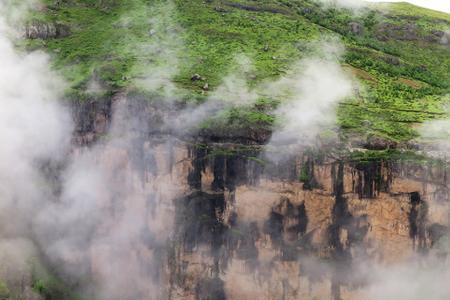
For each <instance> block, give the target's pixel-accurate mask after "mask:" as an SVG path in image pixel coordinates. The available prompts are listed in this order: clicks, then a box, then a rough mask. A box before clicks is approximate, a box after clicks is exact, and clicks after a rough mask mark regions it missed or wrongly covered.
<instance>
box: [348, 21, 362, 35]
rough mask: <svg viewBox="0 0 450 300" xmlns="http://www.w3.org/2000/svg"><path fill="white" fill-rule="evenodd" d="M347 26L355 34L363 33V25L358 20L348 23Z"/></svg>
mask: <svg viewBox="0 0 450 300" xmlns="http://www.w3.org/2000/svg"><path fill="white" fill-rule="evenodd" d="M348 27H349V30H350V32H351V33H353V34H355V35H362V34H363V33H364V26H363V25H362V24H360V23H358V22H350V23H348Z"/></svg>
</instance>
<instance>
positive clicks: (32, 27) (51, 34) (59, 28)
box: [24, 21, 70, 40]
mask: <svg viewBox="0 0 450 300" xmlns="http://www.w3.org/2000/svg"><path fill="white" fill-rule="evenodd" d="M24 35H25V37H26V38H27V39H42V40H47V39H53V38H63V37H66V36H68V35H70V28H69V27H68V26H66V25H63V24H58V23H47V22H38V21H35V22H33V23H31V24H28V25H27V26H26V27H25V34H24Z"/></svg>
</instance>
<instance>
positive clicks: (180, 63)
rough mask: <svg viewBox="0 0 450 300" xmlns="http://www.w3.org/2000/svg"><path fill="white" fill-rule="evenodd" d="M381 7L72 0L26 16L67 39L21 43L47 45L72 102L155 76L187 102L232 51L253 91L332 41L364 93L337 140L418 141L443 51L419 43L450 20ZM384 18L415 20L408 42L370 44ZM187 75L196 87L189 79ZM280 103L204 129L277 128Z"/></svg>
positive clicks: (447, 79)
mask: <svg viewBox="0 0 450 300" xmlns="http://www.w3.org/2000/svg"><path fill="white" fill-rule="evenodd" d="M52 2H53V1H49V3H52ZM382 6H385V5H374V6H373V9H374V10H367V11H363V12H362V13H359V14H356V15H355V14H352V13H351V12H349V11H347V10H345V9H342V10H338V9H327V8H323V7H320V6H319V5H318V4H317V3H316V2H314V1H312V0H289V1H288V0H264V1H257V2H255V1H244V0H229V1H219V0H208V1H202V0H192V1H182V0H175V1H173V3H172V4H168V2H167V1H162V0H160V1H152V2H149V1H144V0H130V1H126V3H125V2H124V1H116V0H109V1H88V0H77V1H75V0H72V1H65V2H64V3H63V4H61V6H60V7H52V6H49V9H48V10H46V11H44V12H40V13H36V14H35V15H34V16H33V18H36V19H39V20H51V21H56V22H60V23H64V24H67V25H70V26H71V28H72V34H71V35H70V36H69V37H66V38H62V39H54V40H48V41H44V42H42V41H31V42H30V43H29V45H28V46H29V47H45V48H46V49H48V50H49V51H50V52H51V53H52V54H53V57H54V60H53V61H54V64H55V67H56V68H58V69H60V70H61V71H62V73H63V74H64V75H65V76H66V78H67V79H68V81H69V83H70V86H71V88H70V92H71V93H73V94H75V95H77V96H79V98H83V97H82V95H83V93H84V91H85V89H86V86H87V84H88V83H89V81H90V80H91V79H92V78H97V79H98V80H99V81H101V82H102V84H103V85H104V87H105V89H107V90H108V91H109V92H110V93H113V92H115V91H118V90H123V89H134V90H137V91H139V90H145V86H142V85H140V79H142V78H146V77H148V76H152V74H153V75H154V76H156V77H162V78H165V79H167V81H163V82H162V83H156V84H157V86H158V89H161V90H164V89H165V88H167V86H168V85H169V84H168V82H174V84H175V88H176V89H177V94H178V95H180V97H182V98H183V99H188V101H189V99H194V101H197V100H198V99H200V98H203V99H206V98H207V96H208V93H210V92H205V91H203V89H202V87H203V86H204V85H205V83H208V85H209V90H210V91H214V89H215V88H217V87H218V86H219V85H220V84H221V82H222V80H223V78H224V77H225V76H226V75H227V74H230V73H231V72H233V70H234V69H235V68H234V67H235V66H234V58H235V57H236V56H238V55H245V56H246V57H248V58H249V59H250V60H251V61H252V62H253V66H254V68H253V70H252V71H251V74H247V75H249V76H247V77H246V79H247V80H248V85H249V86H250V87H254V86H257V85H258V84H259V83H261V82H263V81H264V80H270V79H276V78H278V77H279V76H282V75H284V74H285V73H286V72H287V70H289V67H290V66H291V65H292V64H293V63H294V62H295V61H297V60H299V59H301V58H302V57H306V56H308V55H309V51H310V48H309V46H308V45H309V44H310V42H311V41H314V40H316V39H317V38H320V37H324V36H331V35H333V36H338V37H340V39H341V40H342V41H343V43H344V45H345V46H346V53H345V55H344V57H343V58H342V64H343V65H347V66H351V67H352V71H353V72H354V74H355V75H356V76H357V77H358V76H359V78H360V81H361V84H362V86H363V87H364V89H363V91H362V92H361V95H359V96H357V97H355V98H354V99H350V100H349V101H347V102H346V103H342V105H340V106H339V109H338V125H339V126H340V127H341V129H342V132H343V134H342V136H343V137H344V138H345V137H346V136H355V135H359V136H360V137H361V138H362V139H364V138H365V137H367V136H369V135H370V136H373V135H375V136H378V137H381V138H384V139H388V140H392V141H395V142H400V143H403V142H407V141H410V140H412V139H414V138H415V137H417V132H416V131H415V127H416V126H417V124H420V123H422V122H424V121H427V120H430V119H434V118H440V117H443V115H444V113H445V112H444V110H443V104H445V103H446V101H445V100H444V99H445V97H444V95H446V94H448V93H450V72H448V70H449V69H450V55H449V54H450V50H449V48H448V47H446V46H443V45H440V44H438V43H433V42H429V41H428V40H427V39H426V37H427V36H429V35H430V34H432V32H433V31H434V30H446V29H447V28H450V16H449V15H448V14H445V13H440V12H435V11H431V10H426V9H422V8H418V7H415V6H412V5H409V4H405V3H398V4H393V5H390V6H389V7H390V9H389V10H388V11H387V13H380V11H379V10H380V7H382ZM155 20H157V22H155ZM349 22H358V23H360V24H362V25H363V26H364V33H363V34H362V35H360V36H357V35H354V34H352V33H350V32H349V29H348V23H349ZM385 23H386V24H394V25H395V26H402V25H404V24H407V23H414V24H416V25H417V36H418V39H417V40H412V41H404V40H394V39H388V40H380V39H378V38H377V34H378V33H377V26H379V25H380V24H385ZM233 68H234V69H233ZM155 74H156V75H155ZM193 74H200V75H201V76H202V77H203V80H201V81H191V76H192V75H193ZM153 92H155V91H152V93H153ZM156 92H157V91H156ZM163 92H164V91H161V93H163ZM202 101H203V100H202ZM261 101H262V102H264V101H266V100H264V99H262V100H260V102H261ZM280 101H283V99H271V100H270V99H269V102H272V104H271V105H260V102H259V103H257V104H256V105H252V106H250V107H247V106H245V107H242V108H231V109H229V108H228V109H227V110H226V111H224V112H222V113H220V114H218V115H217V116H215V117H214V118H212V119H211V120H208V121H206V122H205V123H204V124H203V127H209V128H211V129H214V128H216V129H217V130H224V131H226V130H242V129H251V130H258V129H262V130H270V128H271V126H273V124H275V123H276V122H282V121H283V120H275V119H274V117H273V114H272V110H273V108H275V107H276V105H277V103H279V102H280Z"/></svg>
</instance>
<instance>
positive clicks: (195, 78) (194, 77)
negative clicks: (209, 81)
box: [191, 74, 203, 81]
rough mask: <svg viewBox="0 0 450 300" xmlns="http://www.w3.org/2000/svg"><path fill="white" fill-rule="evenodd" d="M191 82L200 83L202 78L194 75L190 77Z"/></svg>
mask: <svg viewBox="0 0 450 300" xmlns="http://www.w3.org/2000/svg"><path fill="white" fill-rule="evenodd" d="M191 80H192V81H200V80H203V78H202V76H200V75H199V74H194V75H192V77H191Z"/></svg>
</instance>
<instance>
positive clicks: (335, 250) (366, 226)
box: [74, 99, 450, 300]
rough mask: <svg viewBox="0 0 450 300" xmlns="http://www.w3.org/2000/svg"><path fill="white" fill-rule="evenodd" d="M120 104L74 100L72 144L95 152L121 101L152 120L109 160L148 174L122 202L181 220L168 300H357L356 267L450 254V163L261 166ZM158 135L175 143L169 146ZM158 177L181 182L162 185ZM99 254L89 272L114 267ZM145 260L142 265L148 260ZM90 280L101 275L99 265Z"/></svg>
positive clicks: (236, 149) (141, 108)
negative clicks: (446, 246)
mask: <svg viewBox="0 0 450 300" xmlns="http://www.w3.org/2000/svg"><path fill="white" fill-rule="evenodd" d="M124 101H125V100H121V99H116V100H113V101H112V103H111V102H105V103H97V102H95V101H94V102H86V103H78V104H76V106H77V108H76V109H75V115H76V116H77V118H76V120H77V124H78V130H77V135H78V136H76V137H75V139H74V141H75V143H78V144H80V145H89V144H90V143H92V141H94V140H95V139H96V138H98V136H101V135H102V134H104V132H105V130H106V128H108V125H107V124H110V118H111V115H112V113H111V111H112V110H113V108H114V107H115V106H116V105H117V103H121V105H122V106H121V107H122V108H125V111H126V112H127V113H126V114H125V116H127V115H128V114H129V116H133V117H137V118H142V119H141V120H140V122H139V123H140V124H142V123H144V124H147V125H145V126H143V127H142V128H141V127H140V128H134V127H133V124H131V128H132V130H133V132H135V130H137V132H136V134H137V136H138V137H139V138H138V139H137V140H136V141H137V142H136V143H134V144H133V147H132V148H130V149H129V150H128V151H123V149H114V145H113V146H112V147H113V148H112V149H108V151H106V152H105V154H104V155H105V157H104V161H105V163H107V164H111V167H112V168H113V169H114V168H116V167H120V169H122V170H132V169H136V168H137V169H139V170H141V171H139V174H140V175H139V178H142V180H143V181H142V183H140V184H137V185H136V186H137V187H139V191H141V192H139V193H138V194H136V195H135V196H134V199H133V201H132V202H124V203H125V206H126V207H127V206H130V207H135V208H139V207H141V208H142V209H138V210H137V211H142V210H144V211H145V207H146V206H148V205H149V203H153V204H151V205H150V207H148V208H147V210H148V211H153V214H154V212H156V211H158V208H157V207H160V206H164V207H166V209H167V211H171V212H173V214H174V219H175V222H174V225H173V226H174V227H173V238H171V241H170V243H169V244H168V245H170V247H169V248H170V249H171V250H170V251H168V254H167V255H162V256H158V257H159V259H158V262H159V263H160V266H159V267H158V268H157V269H158V270H159V273H158V274H159V275H158V278H159V279H158V282H159V283H158V284H159V285H158V286H160V289H161V295H164V297H167V298H168V299H174V300H176V299H180V300H181V299H184V300H185V299H188V300H189V299H192V300H206V299H221V300H222V299H233V300H240V299H242V300H244V299H262V300H265V299H266V300H269V299H286V300H290V299H292V300H294V299H335V300H337V299H348V300H353V299H358V300H360V299H365V292H366V288H367V287H368V284H369V278H368V277H367V274H363V273H360V271H359V269H358V266H359V264H360V263H361V261H364V262H365V264H367V265H368V266H369V267H370V266H371V265H372V264H381V265H383V264H390V263H398V262H401V261H406V260H408V259H410V258H411V257H413V256H414V255H415V254H420V255H441V256H442V255H447V254H446V252H445V251H446V250H444V253H443V252H442V251H443V250H442V249H439V248H438V246H436V245H438V244H439V241H440V240H441V239H442V238H443V237H446V236H448V235H449V227H448V225H449V220H448V218H449V201H448V199H449V195H450V191H449V189H448V186H449V183H448V176H447V169H446V167H445V166H442V165H424V164H423V163H419V162H417V163H416V162H411V161H409V162H408V161H391V160H385V159H378V160H369V161H351V160H346V159H345V158H339V157H335V156H327V155H325V156H323V155H322V156H320V157H316V156H314V154H313V153H311V152H305V153H298V155H296V156H293V157H291V158H290V159H289V160H287V161H282V162H279V163H264V162H263V161H264V156H263V154H262V153H261V149H262V148H261V146H260V145H256V144H255V143H254V141H252V142H248V143H245V144H241V143H240V142H239V141H240V140H237V141H236V142H234V143H233V142H230V140H228V137H224V139H225V140H223V141H222V142H221V141H220V140H218V139H219V138H218V137H216V138H214V139H212V138H211V136H207V135H205V136H201V135H200V136H197V137H192V138H186V137H181V136H176V134H175V133H174V132H170V131H167V128H165V127H164V122H159V121H158V118H157V116H161V114H162V115H164V116H167V113H168V112H164V109H162V111H158V110H157V109H156V110H155V108H154V107H153V108H152V104H150V103H149V102H139V101H137V102H134V101H130V100H126V101H125V102H124ZM84 107H85V108H84ZM86 109H87V111H88V112H89V113H85V112H86V111H85V110H86ZM169 114H170V113H169ZM149 116H152V118H151V119H147V118H148V117H149ZM127 124H128V123H127ZM147 126H148V127H147ZM133 128H134V129H133ZM161 134H166V137H168V136H169V137H170V138H168V139H167V138H166V139H165V140H166V141H170V142H163V143H162V142H161V141H162V140H161V139H160V136H161ZM133 136H134V135H133ZM224 141H227V142H226V143H225V142H224ZM383 148H384V147H383ZM114 166H116V167H114ZM130 166H134V167H130ZM125 178H135V176H134V175H133V174H129V175H126V176H125V177H124V178H123V179H120V180H125ZM128 180H129V179H128ZM158 182H166V183H167V182H171V183H175V184H174V185H167V184H165V185H164V187H165V188H164V189H160V188H159V186H158ZM140 194H142V195H143V197H142V198H141V197H137V195H140ZM145 195H148V197H151V199H159V200H158V201H156V202H152V201H150V202H148V201H149V200H148V197H147V196H145ZM123 196H124V197H127V195H123ZM155 197H156V198H155ZM145 199H147V200H145ZM146 203H147V204H146ZM110 205H113V204H108V205H106V206H107V207H108V206H110ZM121 209H124V208H123V207H122V208H121ZM153 214H151V213H149V215H148V216H149V218H150V219H149V224H150V225H151V224H152V221H151V220H153V218H155V216H154V215H153ZM112 218H113V217H112ZM150 225H149V226H150ZM153 226H154V225H153ZM148 231H149V232H152V228H151V227H149V228H148ZM151 236H152V235H151V234H150V235H149V238H148V239H150V240H151V238H152V237H151ZM135 243H137V244H138V245H139V247H140V248H139V250H136V253H145V251H149V252H154V251H156V250H155V248H154V246H152V247H151V248H149V246H146V245H147V244H146V239H144V238H142V240H140V241H135ZM145 249H147V250H145ZM158 253H160V252H158ZM105 255H106V254H105V253H102V256H103V257H104V256H105ZM159 255H161V253H160V254H159ZM99 257H100V256H98V255H97V256H92V258H91V259H92V266H96V265H99V263H102V262H103V263H104V262H105V261H107V260H105V259H104V258H102V259H101V261H100V262H99V261H97V260H99ZM149 257H151V256H149ZM140 259H142V262H141V264H145V263H146V256H142V257H141V258H140ZM147 263H149V262H147ZM92 275H93V276H102V274H101V273H98V272H96V270H95V269H93V270H92ZM211 297H213V298H211Z"/></svg>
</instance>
